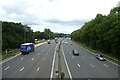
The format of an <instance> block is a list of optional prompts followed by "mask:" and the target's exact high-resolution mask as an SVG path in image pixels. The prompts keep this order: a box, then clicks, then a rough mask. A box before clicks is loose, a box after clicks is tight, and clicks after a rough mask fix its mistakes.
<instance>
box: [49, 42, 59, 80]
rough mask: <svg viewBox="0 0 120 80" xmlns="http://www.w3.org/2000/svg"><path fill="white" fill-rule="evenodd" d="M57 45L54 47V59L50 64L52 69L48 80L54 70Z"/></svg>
mask: <svg viewBox="0 0 120 80" xmlns="http://www.w3.org/2000/svg"><path fill="white" fill-rule="evenodd" d="M57 45H58V44H57ZM57 45H56V47H55V52H54V57H53V62H52V69H51V75H50V80H52V75H53V68H54V63H55V56H56V49H57Z"/></svg>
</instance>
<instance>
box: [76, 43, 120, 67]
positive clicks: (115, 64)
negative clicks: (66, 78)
mask: <svg viewBox="0 0 120 80" xmlns="http://www.w3.org/2000/svg"><path fill="white" fill-rule="evenodd" d="M75 44H76V43H75ZM76 45H77V46H79V47H80V48H82V49H84V50H86V51H88V52H90V53H92V54H94V55H96V54H95V53H94V52H92V51H90V50H87V49H86V48H84V47H82V46H80V45H78V44H76ZM107 61H109V62H110V63H112V64H114V65H116V66H119V65H118V64H116V63H114V62H112V61H110V60H108V59H107Z"/></svg>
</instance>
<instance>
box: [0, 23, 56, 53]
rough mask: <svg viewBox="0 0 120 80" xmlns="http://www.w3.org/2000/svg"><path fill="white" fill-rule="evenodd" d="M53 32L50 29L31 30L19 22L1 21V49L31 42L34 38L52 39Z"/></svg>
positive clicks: (14, 47) (17, 46)
mask: <svg viewBox="0 0 120 80" xmlns="http://www.w3.org/2000/svg"><path fill="white" fill-rule="evenodd" d="M54 37H55V34H54V33H53V32H51V30H50V29H44V32H40V31H36V32H33V30H32V29H31V28H30V27H29V26H27V25H23V24H21V23H13V22H2V50H3V53H4V51H6V49H7V50H8V51H10V50H11V49H16V48H19V47H20V44H21V43H26V42H33V43H34V39H53V38H54Z"/></svg>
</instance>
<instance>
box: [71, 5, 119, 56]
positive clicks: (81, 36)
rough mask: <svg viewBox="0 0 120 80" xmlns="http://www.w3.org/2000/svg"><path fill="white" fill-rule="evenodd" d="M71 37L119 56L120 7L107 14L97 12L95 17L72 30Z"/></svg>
mask: <svg viewBox="0 0 120 80" xmlns="http://www.w3.org/2000/svg"><path fill="white" fill-rule="evenodd" d="M71 38H72V39H73V40H75V41H77V42H80V43H84V44H85V45H87V46H89V47H91V48H92V49H94V50H99V51H101V52H104V53H106V54H109V55H116V56H120V51H119V50H120V42H119V41H120V7H116V8H114V9H112V10H111V11H110V14H108V15H107V16H105V15H102V14H97V16H96V17H95V19H92V20H91V21H89V22H87V23H85V25H83V26H82V28H81V29H78V30H76V31H74V32H72V33H71Z"/></svg>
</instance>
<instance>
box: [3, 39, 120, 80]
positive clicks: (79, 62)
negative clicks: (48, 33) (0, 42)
mask: <svg viewBox="0 0 120 80" xmlns="http://www.w3.org/2000/svg"><path fill="white" fill-rule="evenodd" d="M65 42H67V44H66V43H65ZM70 43H73V42H72V41H71V40H70V39H64V40H63V42H62V45H61V53H60V54H61V59H62V60H61V62H62V63H61V65H62V66H61V67H62V70H63V72H64V71H65V73H66V75H67V78H69V79H71V80H72V79H73V80H74V79H75V78H79V79H81V80H84V79H86V80H92V79H94V80H97V78H104V79H105V80H118V79H114V78H118V77H119V76H118V66H117V65H115V64H113V63H111V62H109V61H99V60H97V59H96V58H95V55H94V54H92V53H90V52H88V51H86V50H85V49H83V48H81V47H79V46H78V45H77V44H75V43H73V45H70ZM56 45H57V43H55V41H54V40H52V41H51V43H50V44H47V43H45V44H43V45H41V46H39V47H37V48H36V49H35V51H34V52H32V53H30V54H28V55H20V56H18V57H15V58H13V59H12V60H9V61H7V62H5V63H3V64H2V77H3V78H49V79H50V78H52V76H53V72H52V71H53V68H54V65H53V63H54V56H55V55H54V54H55V48H56ZM73 49H76V50H77V51H78V52H79V56H74V55H73V53H72V50H73ZM107 78H108V79H107Z"/></svg>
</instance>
